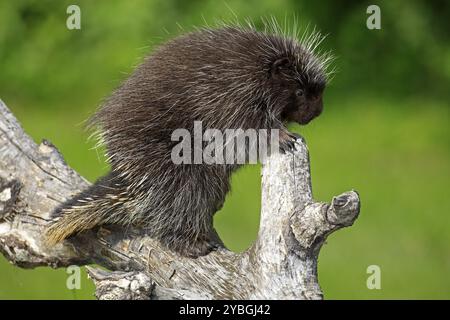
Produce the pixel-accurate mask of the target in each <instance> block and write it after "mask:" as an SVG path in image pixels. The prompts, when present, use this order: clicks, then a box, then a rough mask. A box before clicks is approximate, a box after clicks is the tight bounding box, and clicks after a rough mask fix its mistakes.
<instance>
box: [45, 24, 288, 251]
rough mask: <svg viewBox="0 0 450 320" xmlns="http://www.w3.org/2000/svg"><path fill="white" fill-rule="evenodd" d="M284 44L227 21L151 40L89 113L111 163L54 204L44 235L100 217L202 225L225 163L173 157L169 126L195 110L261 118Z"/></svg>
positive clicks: (101, 220)
mask: <svg viewBox="0 0 450 320" xmlns="http://www.w3.org/2000/svg"><path fill="white" fill-rule="evenodd" d="M294 47H295V44H294V43H293V42H291V41H290V40H286V39H285V38H282V37H279V36H272V35H266V34H263V33H258V32H256V31H254V30H251V29H238V28H231V27H228V28H223V29H218V30H207V29H205V30H200V31H197V32H194V33H190V34H187V35H184V36H181V37H179V38H176V39H174V40H172V41H170V42H168V43H166V44H164V45H162V46H161V47H159V48H158V49H157V50H156V51H155V52H154V53H153V54H152V55H150V56H149V57H148V58H146V59H145V61H144V62H143V63H142V64H141V65H140V66H138V67H137V69H136V70H135V72H134V73H133V74H132V75H131V76H130V77H129V78H128V79H127V80H126V81H125V82H124V83H123V84H122V85H121V86H120V87H119V88H118V89H117V90H116V91H115V92H114V93H113V94H112V96H111V97H110V98H109V99H107V100H106V102H105V103H104V105H103V106H102V107H101V108H100V110H99V111H98V112H97V113H96V114H95V115H94V117H93V118H92V119H91V124H93V125H95V126H98V127H99V128H100V138H101V140H102V142H103V143H104V144H105V145H106V148H107V156H108V160H109V162H110V164H111V168H112V171H111V173H110V174H108V175H107V176H106V177H103V178H102V179H100V180H99V181H97V182H96V183H95V184H94V185H93V186H91V187H90V188H89V189H88V190H86V191H85V192H83V193H81V194H79V195H78V196H76V197H74V198H73V199H71V200H69V201H68V202H67V203H65V204H63V205H62V206H61V207H60V208H58V209H57V210H56V212H55V214H56V215H57V216H60V218H59V220H58V221H57V222H56V223H54V224H53V225H52V226H51V227H50V228H49V230H48V232H47V234H48V239H49V242H50V243H54V242H58V241H60V240H62V239H64V238H66V237H67V236H69V235H71V234H73V233H76V232H79V231H82V230H85V229H90V228H93V227H94V226H97V225H100V224H105V223H119V224H125V225H126V224H131V223H137V224H141V222H144V224H145V226H147V227H149V228H150V229H153V232H154V234H155V235H156V236H159V237H160V236H164V235H163V234H162V233H164V232H167V225H170V226H171V228H172V229H173V230H174V232H181V233H183V232H186V233H189V234H192V235H193V236H194V237H195V234H196V233H198V232H199V230H205V229H208V228H209V225H211V224H212V213H214V211H215V210H217V209H218V208H217V207H214V206H215V205H216V204H221V203H223V201H224V198H225V195H226V193H227V191H228V189H229V185H228V178H229V175H230V171H229V170H228V169H227V168H224V167H223V166H207V165H200V166H196V165H175V164H173V163H172V161H171V158H170V155H171V150H172V147H173V145H174V143H173V142H172V141H171V139H170V137H171V133H172V132H173V130H175V129H178V128H186V129H192V126H193V123H194V121H195V120H201V121H202V125H203V129H206V128H216V129H226V128H243V129H246V128H255V129H257V128H270V127H271V125H272V123H271V121H272V120H273V118H274V117H275V115H274V114H273V113H275V112H281V110H276V109H270V110H269V104H273V105H277V102H276V101H266V100H265V94H266V91H267V90H268V88H267V85H268V84H267V83H266V81H267V79H268V71H269V69H268V68H269V65H270V63H272V62H273V61H274V60H276V59H277V58H278V57H280V56H285V55H289V54H290V50H294V49H295V48H294ZM261 103H266V104H267V105H266V106H261V105H260V104H261ZM264 108H266V109H264ZM261 110H265V111H264V112H261ZM192 212H196V213H199V212H200V214H197V215H196V216H191V215H192ZM202 212H204V214H202ZM211 212H212V213H211ZM177 230H178V231H177Z"/></svg>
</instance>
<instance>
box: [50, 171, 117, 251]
mask: <svg viewBox="0 0 450 320" xmlns="http://www.w3.org/2000/svg"><path fill="white" fill-rule="evenodd" d="M121 192H122V188H121V186H120V184H119V183H118V179H117V178H116V177H115V175H114V174H113V173H112V172H111V173H109V174H108V175H106V176H104V177H102V178H100V179H99V180H97V181H96V182H95V183H94V184H93V185H91V186H90V187H89V188H87V189H86V190H84V191H83V192H81V193H79V194H77V195H76V196H74V197H73V198H71V199H69V200H68V201H66V202H65V203H63V204H62V205H60V206H59V207H58V208H56V209H55V211H54V212H53V214H52V216H53V217H54V220H53V221H52V222H51V224H50V225H49V226H48V227H47V230H46V232H45V242H46V243H47V245H55V244H57V243H59V242H61V241H63V240H64V239H66V238H68V237H70V236H71V235H74V234H77V233H79V232H81V231H84V230H89V229H92V228H94V227H96V226H99V225H102V224H107V223H114V222H115V220H118V219H119V217H118V214H119V212H120V209H119V208H118V206H120V205H122V204H123V196H121V195H122V193H121ZM118 209H119V210H118Z"/></svg>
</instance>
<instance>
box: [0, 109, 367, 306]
mask: <svg viewBox="0 0 450 320" xmlns="http://www.w3.org/2000/svg"><path fill="white" fill-rule="evenodd" d="M88 184H89V183H88V182H87V181H86V180H85V179H83V178H82V177H81V176H80V175H78V174H77V173H76V172H75V171H74V170H72V169H71V168H69V167H68V166H67V164H66V163H65V162H64V160H63V157H62V156H61V154H60V153H59V152H58V150H57V149H56V148H55V147H54V146H53V145H52V144H51V143H49V142H48V141H45V140H44V141H43V142H42V143H41V144H40V145H36V144H35V143H34V142H33V140H32V139H31V138H30V137H29V136H28V135H26V134H25V133H24V131H23V129H22V128H21V127H20V125H19V123H18V121H17V120H16V119H15V117H14V116H13V115H12V114H11V112H10V111H9V110H8V109H7V107H6V106H5V104H4V103H3V102H2V101H1V100H0V252H1V253H3V255H4V256H5V257H6V258H7V259H8V260H9V261H11V262H12V263H14V264H15V265H17V266H19V267H22V268H34V267H37V266H51V267H53V268H57V267H65V266H69V265H74V264H76V265H85V264H91V263H95V264H98V265H101V266H103V267H106V268H108V269H109V270H111V271H104V270H100V269H97V268H92V267H89V268H88V272H89V274H90V276H91V278H92V279H93V281H94V283H95V285H96V288H97V290H96V295H97V297H98V298H99V299H321V298H322V297H323V295H322V291H321V289H320V287H319V283H318V279H317V257H318V254H319V250H320V248H321V246H322V244H323V243H324V241H325V239H326V237H327V236H328V235H329V234H330V233H332V232H334V231H336V230H338V229H340V228H342V227H346V226H350V225H351V224H352V223H353V222H354V221H355V219H356V218H357V216H358V214H359V206H360V204H359V197H358V194H357V193H356V192H355V191H350V192H346V193H343V194H341V195H339V196H337V197H334V198H333V199H332V201H331V203H330V204H328V203H320V202H315V201H314V200H313V198H312V191H311V178H310V169H309V156H308V150H307V147H306V144H305V142H304V141H303V140H302V139H299V140H298V143H297V151H296V152H294V153H293V154H274V155H272V156H270V158H269V160H268V161H267V163H266V164H265V165H264V166H263V169H262V209H261V221H260V229H259V234H258V238H257V240H256V242H255V243H254V244H253V245H252V246H251V247H250V248H249V249H248V250H246V251H245V252H243V253H240V254H236V253H233V252H231V251H229V250H227V249H226V248H220V249H218V250H217V251H214V252H211V253H210V254H208V255H206V256H204V257H200V258H197V259H191V258H185V257H180V256H178V255H177V254H175V253H174V252H171V251H168V250H167V249H165V248H164V247H161V246H160V244H159V243H158V242H157V241H155V240H153V239H151V238H149V237H147V236H146V235H145V234H144V233H143V232H142V231H140V230H137V229H127V230H125V229H123V228H120V227H117V226H105V227H101V228H98V229H96V230H92V231H88V232H85V233H83V234H80V235H78V236H76V237H74V238H73V239H71V240H68V241H66V242H64V243H63V244H60V245H57V246H56V247H53V248H48V247H46V246H45V245H44V243H43V241H42V235H43V231H44V228H45V226H46V224H47V223H48V221H49V215H50V213H51V211H52V210H53V208H55V206H57V205H58V204H60V203H62V202H63V201H64V200H65V199H67V198H69V197H71V196H72V195H74V194H75V193H77V192H79V191H80V190H82V189H84V188H86V187H87V186H88Z"/></svg>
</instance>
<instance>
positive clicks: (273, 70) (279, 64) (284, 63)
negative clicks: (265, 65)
mask: <svg viewBox="0 0 450 320" xmlns="http://www.w3.org/2000/svg"><path fill="white" fill-rule="evenodd" d="M289 67H290V62H289V59H288V58H287V57H283V58H279V59H277V60H275V61H274V62H273V63H272V65H271V67H270V76H271V77H272V78H278V77H280V74H281V73H282V72H283V71H287V70H288V69H289Z"/></svg>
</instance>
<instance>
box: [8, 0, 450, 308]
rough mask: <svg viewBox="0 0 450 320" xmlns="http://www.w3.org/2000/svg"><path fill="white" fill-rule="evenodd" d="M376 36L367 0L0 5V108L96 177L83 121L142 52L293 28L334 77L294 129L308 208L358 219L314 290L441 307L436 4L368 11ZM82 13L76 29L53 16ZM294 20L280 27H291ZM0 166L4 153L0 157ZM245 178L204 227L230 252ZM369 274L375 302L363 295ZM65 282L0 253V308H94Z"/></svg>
mask: <svg viewBox="0 0 450 320" xmlns="http://www.w3.org/2000/svg"><path fill="white" fill-rule="evenodd" d="M375 3H376V4H378V5H379V6H380V8H381V24H382V29H381V30H368V29H367V28H366V19H367V17H368V15H367V14H366V8H367V6H368V5H369V4H374V3H373V2H372V1H371V2H370V3H365V2H364V1H345V2H337V1H331V0H329V1H320V2H319V1H299V0H281V1H280V0H277V1H276V0H256V1H233V0H226V1H212V0H211V1H181V0H178V1H176V0H164V1H144V0H142V1H126V0H121V1H56V0H54V1H48V0H39V1H37V0H36V1H32V0H29V1H23V0H17V1H6V0H2V1H0V98H1V99H3V100H4V102H5V103H6V104H7V105H8V106H9V107H10V108H11V110H12V111H13V112H14V114H15V115H16V116H17V117H18V119H19V120H20V121H21V123H22V124H23V126H24V128H25V130H26V131H27V132H28V133H29V134H31V135H32V136H33V138H34V139H35V140H36V141H40V140H41V139H42V138H44V137H45V138H48V139H49V140H51V141H52V142H53V143H54V144H55V145H57V146H58V147H59V149H60V150H61V152H62V153H63V154H64V156H65V158H66V160H67V161H68V163H69V164H70V165H71V166H72V167H73V168H75V169H76V170H77V171H78V172H80V173H81V174H82V175H83V176H85V177H86V178H88V179H90V180H91V181H93V180H95V179H96V178H97V177H99V176H100V175H101V174H103V173H105V172H106V171H107V166H106V164H105V163H104V162H103V157H102V155H101V152H96V151H95V150H94V149H92V147H93V145H94V142H87V137H88V134H87V133H86V132H84V131H83V126H82V123H83V120H85V119H86V118H87V117H88V116H89V115H90V114H92V112H93V111H94V110H95V108H96V106H97V105H98V104H99V103H100V102H101V100H102V99H103V98H104V97H105V96H107V95H108V94H109V93H110V92H111V91H112V89H113V88H114V87H116V86H117V85H118V84H119V83H120V81H121V80H123V79H124V78H125V77H126V76H127V74H129V73H130V72H131V71H132V70H133V66H135V65H136V64H137V63H139V61H141V59H142V57H144V56H145V55H146V54H147V53H149V52H151V50H152V46H154V45H155V44H158V43H161V42H162V41H164V40H165V39H168V38H171V37H173V36H175V35H177V34H179V33H180V32H181V31H180V27H179V25H181V26H182V27H183V28H184V30H191V29H192V27H193V26H194V25H197V26H198V25H203V24H204V21H206V22H208V23H214V21H215V20H217V19H234V14H235V15H237V16H238V18H239V19H244V18H252V19H254V21H255V22H256V24H257V25H260V23H259V22H258V19H259V17H261V16H270V15H273V16H275V17H276V18H277V19H278V20H280V21H283V20H284V18H285V17H286V16H287V17H288V19H289V18H291V17H293V16H296V17H297V18H299V20H300V21H301V23H302V24H304V25H306V24H308V23H309V24H310V25H316V26H317V27H318V29H319V30H321V31H322V32H323V33H325V34H328V38H327V39H326V41H325V43H324V48H328V49H332V50H333V51H334V53H335V54H336V56H337V60H336V62H335V65H336V67H337V69H338V73H337V74H336V76H335V78H334V80H333V82H332V83H331V84H330V86H329V87H328V89H327V91H326V96H325V111H324V113H323V115H322V116H321V117H320V118H319V119H317V120H316V121H313V123H312V124H311V125H308V126H307V127H301V128H300V127H292V129H293V130H295V131H297V132H299V133H301V134H302V135H303V136H305V138H306V140H307V141H308V144H309V149H310V153H311V166H312V182H313V187H314V193H315V198H316V199H317V200H321V201H329V200H330V199H331V197H332V196H333V195H336V194H339V193H341V192H343V191H346V190H349V189H351V188H354V189H356V190H358V191H359V193H360V195H361V199H362V209H361V215H360V217H359V219H358V220H357V222H356V223H355V225H354V226H353V227H351V228H348V229H344V230H341V231H339V232H337V233H336V234H333V235H332V236H330V238H329V239H328V243H327V244H326V245H325V246H324V248H323V249H322V251H321V254H320V259H319V278H320V283H321V286H322V288H323V290H324V293H325V298H328V299H343V298H351V299H353V298H356V299H361V298H369V299H372V298H374V299H380V298H387V299H391V298H402V299H407V298H424V299H428V298H450V212H449V211H450V206H449V205H450V201H449V194H448V187H449V178H450V166H449V163H450V153H449V151H450V150H449V142H450V141H449V105H448V102H449V91H448V89H449V84H450V42H449V40H450V39H449V24H448V18H449V17H450V8H449V2H448V1H433V2H428V1H414V2H412V1H408V2H407V1H377V2H375ZM69 4H78V5H79V6H80V7H81V30H68V29H67V28H66V19H67V14H66V8H67V6H68V5H69ZM291 20H292V19H291ZM0 157H1V155H0ZM259 170H260V168H259V167H258V166H247V167H245V168H243V169H242V170H241V171H240V172H238V173H237V174H236V175H235V176H234V177H233V191H232V192H231V194H230V195H229V197H228V199H227V202H226V204H225V206H224V208H223V210H222V211H221V212H219V213H218V214H217V215H216V219H215V225H216V227H217V229H218V231H219V233H220V234H221V236H222V237H223V239H224V241H225V243H226V244H227V245H228V246H229V247H230V248H231V249H233V250H235V251H241V250H244V249H245V248H247V247H248V246H249V245H250V244H251V243H252V241H254V240H255V238H256V233H257V230H258V219H259V209H260V177H259ZM369 265H378V266H380V268H381V290H369V289H367V286H366V279H367V277H368V274H367V273H366V269H367V267H368V266H369ZM66 278H67V274H66V273H65V270H62V269H61V270H51V269H49V268H37V269H35V270H22V269H19V268H16V267H13V266H12V265H10V264H9V263H8V262H7V261H6V260H5V259H4V258H3V257H0V298H3V299H16V298H25V299H48V298H52V299H92V298H93V289H94V288H93V285H92V284H91V282H90V281H89V280H87V279H86V275H85V273H83V279H82V288H81V290H68V289H67V288H66Z"/></svg>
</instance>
